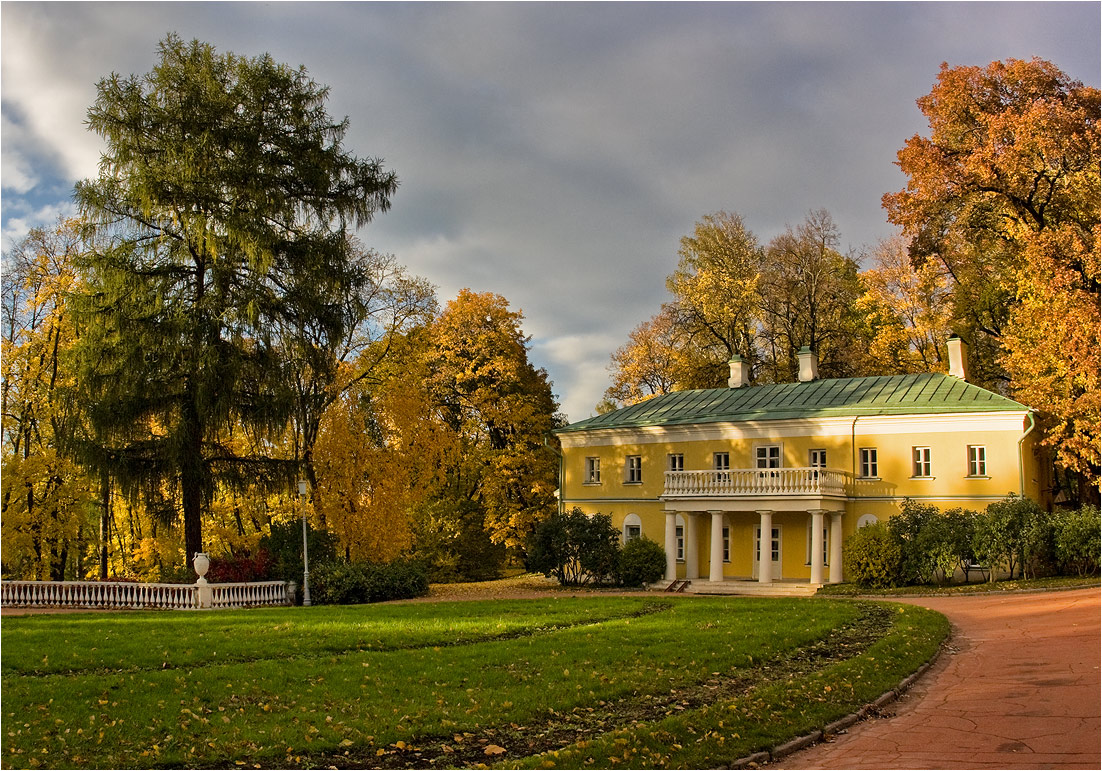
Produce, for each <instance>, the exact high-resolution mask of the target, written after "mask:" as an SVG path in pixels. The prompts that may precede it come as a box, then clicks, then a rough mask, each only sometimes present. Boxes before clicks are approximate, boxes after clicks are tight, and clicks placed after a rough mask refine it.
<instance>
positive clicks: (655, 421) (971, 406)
mask: <svg viewBox="0 0 1102 771" xmlns="http://www.w3.org/2000/svg"><path fill="white" fill-rule="evenodd" d="M1028 409H1029V408H1028V407H1026V406H1025V405H1023V404H1019V403H1018V402H1016V401H1013V400H1011V399H1007V398H1006V397H1005V396H999V395H998V394H996V393H993V392H991V391H988V390H987V389H985V388H980V387H979V386H977V385H972V384H971V383H966V382H965V381H963V380H960V379H959V378H955V377H951V376H949V375H943V374H921V375H882V376H878V377H854V378H838V379H833V380H813V381H811V382H809V383H775V384H771V385H760V386H747V387H744V388H711V389H707V390H700V391H675V392H673V393H670V394H663V395H661V396H655V397H654V398H652V399H648V400H647V401H645V402H640V403H638V404H633V405H631V406H629V407H623V408H621V409H618V410H614V411H612V412H609V413H606V414H604V415H597V416H595V417H592V418H588V419H586V420H580V421H578V422H577V423H571V424H570V425H568V426H565V427H563V428H560V429H559V430H558V431H557V432H556V433H560V434H562V433H571V432H574V431H592V430H595V429H602V428H639V427H643V426H674V425H685V424H689V423H727V422H739V421H750V420H787V419H792V418H818V417H847V416H857V415H926V414H934V413H951V412H1005V411H1008V410H1010V411H1025V410H1028Z"/></svg>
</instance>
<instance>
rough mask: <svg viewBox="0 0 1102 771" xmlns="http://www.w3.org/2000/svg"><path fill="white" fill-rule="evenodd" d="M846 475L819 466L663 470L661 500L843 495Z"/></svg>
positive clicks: (834, 496)
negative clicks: (664, 471)
mask: <svg viewBox="0 0 1102 771" xmlns="http://www.w3.org/2000/svg"><path fill="white" fill-rule="evenodd" d="M848 477H849V475H848V474H847V473H846V472H844V471H837V470H834V469H823V468H771V469H756V468H755V469H748V468H740V469H728V470H723V471H667V472H666V489H665V491H664V492H663V493H662V498H663V499H665V500H685V499H702V498H703V499H738V498H755V499H760V498H782V499H783V498H809V497H810V498H823V497H832V498H844V497H845V496H846V482H847V479H848Z"/></svg>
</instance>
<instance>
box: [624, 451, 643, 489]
mask: <svg viewBox="0 0 1102 771" xmlns="http://www.w3.org/2000/svg"><path fill="white" fill-rule="evenodd" d="M624 481H625V482H627V483H628V484H637V483H639V482H642V481H643V456H642V455H629V456H628V457H627V465H626V466H625V469H624Z"/></svg>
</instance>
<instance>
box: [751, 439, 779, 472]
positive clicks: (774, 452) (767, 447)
mask: <svg viewBox="0 0 1102 771" xmlns="http://www.w3.org/2000/svg"><path fill="white" fill-rule="evenodd" d="M762 451H765V455H764V457H763V456H762ZM762 461H765V465H764V466H763V465H762ZM774 462H776V465H773V464H774ZM754 468H755V469H757V470H759V471H768V470H770V469H778V468H784V449H783V447H782V445H779V444H759V445H756V446H755V447H754Z"/></svg>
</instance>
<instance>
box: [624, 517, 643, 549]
mask: <svg viewBox="0 0 1102 771" xmlns="http://www.w3.org/2000/svg"><path fill="white" fill-rule="evenodd" d="M642 537H643V520H641V519H639V515H638V514H628V515H627V516H626V517H624V532H623V541H624V543H627V542H628V541H634V540H635V539H637V538H642Z"/></svg>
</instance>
